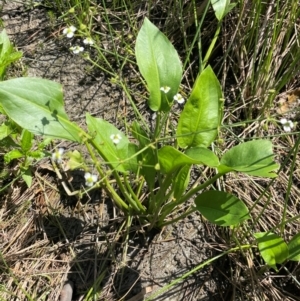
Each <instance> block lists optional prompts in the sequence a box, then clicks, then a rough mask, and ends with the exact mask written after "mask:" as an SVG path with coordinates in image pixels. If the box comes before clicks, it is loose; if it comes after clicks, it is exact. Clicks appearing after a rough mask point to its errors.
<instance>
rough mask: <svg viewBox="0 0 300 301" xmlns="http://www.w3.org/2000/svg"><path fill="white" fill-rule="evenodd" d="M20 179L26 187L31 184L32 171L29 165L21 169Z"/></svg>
mask: <svg viewBox="0 0 300 301" xmlns="http://www.w3.org/2000/svg"><path fill="white" fill-rule="evenodd" d="M22 179H23V180H24V182H25V183H26V185H27V187H31V184H32V173H31V169H30V167H29V168H27V169H26V170H23V171H22Z"/></svg>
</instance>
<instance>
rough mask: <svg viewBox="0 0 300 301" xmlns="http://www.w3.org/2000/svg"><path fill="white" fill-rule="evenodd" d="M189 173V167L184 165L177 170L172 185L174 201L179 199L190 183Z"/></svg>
mask: <svg viewBox="0 0 300 301" xmlns="http://www.w3.org/2000/svg"><path fill="white" fill-rule="evenodd" d="M190 171H191V165H184V166H182V167H181V168H180V169H179V170H178V172H177V174H176V176H175V178H174V181H173V183H172V190H173V197H174V199H175V200H177V199H179V198H180V197H181V196H182V195H183V193H184V192H185V190H186V188H187V186H188V184H189V182H190Z"/></svg>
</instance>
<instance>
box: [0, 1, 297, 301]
mask: <svg viewBox="0 0 300 301" xmlns="http://www.w3.org/2000/svg"><path fill="white" fill-rule="evenodd" d="M1 17H2V20H3V21H4V26H5V29H6V30H7V33H8V34H9V36H10V38H11V40H12V41H13V42H14V44H15V45H16V47H17V48H18V49H19V50H22V51H23V53H24V57H23V59H22V67H23V71H22V72H23V73H24V74H25V75H26V76H34V77H36V76H38V77H43V78H47V79H51V80H54V81H56V82H59V83H60V84H62V85H63V89H64V95H65V107H66V111H67V112H68V114H69V116H70V117H71V119H72V120H75V121H77V122H78V123H80V124H84V115H85V112H89V113H91V114H92V115H93V116H98V117H102V118H104V119H106V120H109V121H111V122H113V123H115V124H117V123H118V120H119V117H120V116H123V115H124V114H126V112H127V111H130V108H129V104H128V103H127V100H126V98H125V96H124V94H123V92H122V91H121V90H120V88H119V87H117V86H115V85H114V84H113V83H112V82H111V79H110V78H109V77H108V76H107V75H106V74H104V73H102V72H100V71H95V70H93V71H87V69H88V63H86V62H85V61H84V60H83V59H82V58H80V57H79V56H75V55H73V54H72V53H70V51H69V50H68V48H69V45H67V44H66V41H65V40H64V39H61V38H60V36H61V30H62V29H61V28H57V27H55V28H53V27H51V23H50V21H49V20H48V18H47V13H46V11H45V10H44V9H41V8H34V9H25V8H24V6H22V5H19V4H17V3H14V1H10V2H9V3H6V4H5V5H4V8H3V11H2V12H1ZM70 147H72V148H76V145H72V146H70ZM49 166H50V164H49V162H48V161H44V162H43V163H42V164H41V165H40V166H38V167H37V169H36V174H35V175H36V177H35V180H34V183H33V186H32V188H31V189H30V190H28V189H26V188H25V187H24V186H21V187H20V185H19V184H18V185H16V184H14V185H13V186H12V187H10V188H9V189H8V190H7V195H6V197H2V199H0V210H1V215H0V219H1V218H2V220H1V221H0V225H1V227H0V230H1V231H2V232H3V235H2V234H0V241H1V249H2V253H3V256H4V260H5V262H6V265H7V266H6V268H7V269H4V266H3V263H1V260H0V265H1V271H2V273H3V275H1V276H0V279H1V281H2V283H1V285H2V287H4V288H5V289H4V290H2V289H0V292H1V293H2V292H3V293H2V294H4V295H3V296H4V297H2V300H20V301H23V300H28V299H27V298H26V292H28V293H29V294H31V295H32V296H36V297H35V298H36V299H34V300H60V293H61V291H62V287H63V285H64V283H65V282H66V281H71V282H72V283H73V285H74V292H73V298H72V300H81V299H80V298H81V297H82V295H83V294H88V293H87V291H88V290H90V293H99V294H100V293H101V298H100V297H99V300H120V299H121V298H122V297H124V296H125V297H124V298H125V300H132V301H133V300H134V301H139V300H143V298H144V295H150V294H151V293H153V292H155V291H156V290H157V289H159V288H161V287H162V286H163V285H165V284H167V283H169V282H171V281H172V280H174V279H176V278H178V277H180V276H181V275H183V274H184V273H186V272H188V271H189V270H191V269H192V268H194V267H195V266H197V265H198V264H200V263H203V262H204V261H205V260H207V259H209V258H212V257H213V256H215V255H217V254H219V253H220V252H221V251H222V249H223V250H225V249H227V248H228V246H226V237H227V236H226V229H221V230H219V231H218V232H217V231H216V229H215V227H213V226H211V225H209V224H208V223H206V222H204V221H202V220H201V217H200V216H199V215H197V214H194V215H192V216H190V217H188V218H186V219H185V220H183V221H182V222H179V223H177V224H176V225H175V226H173V227H168V228H166V229H164V230H163V231H162V232H161V233H153V232H151V233H144V232H142V231H136V229H135V228H133V229H132V232H131V233H128V240H127V243H128V244H125V243H124V235H119V234H118V233H117V231H118V229H119V228H120V227H122V225H123V224H122V223H123V219H122V216H121V215H120V213H119V212H118V211H117V210H116V209H115V208H114V207H113V206H112V204H111V203H110V201H109V200H107V199H106V198H105V196H103V195H102V194H101V192H99V191H93V192H92V193H91V195H90V197H89V198H86V199H84V200H81V201H80V202H78V200H77V199H76V197H69V196H68V195H66V194H65V193H63V192H62V190H61V186H60V185H59V181H57V178H56V176H55V173H54V172H53V171H51V167H49ZM76 176H77V178H76V180H77V182H79V183H80V181H83V177H82V174H80V173H78V174H77V175H76ZM75 185H76V183H75ZM18 214H20V215H21V216H22V218H21V219H20V218H19V217H18ZM24 217H25V218H24ZM216 233H219V234H216ZM126 245H127V248H128V249H127V250H125V248H126ZM124 254H125V255H124ZM236 257H239V255H235V254H233V255H230V256H228V257H224V258H221V259H220V260H217V261H215V262H214V263H213V264H211V265H209V266H207V267H205V268H203V269H201V270H200V271H198V272H197V273H195V274H193V275H192V276H190V277H188V278H187V279H185V280H184V281H182V282H180V283H178V284H176V285H175V286H174V287H172V288H171V289H170V290H168V291H167V292H166V293H164V294H163V295H161V296H159V297H156V298H155V299H154V300H168V301H175V300H199V301H200V300H201V301H219V300H257V299H255V297H254V296H257V295H259V294H256V293H254V290H255V285H254V284H253V283H251V282H252V281H253V278H252V277H253V275H251V269H253V267H251V266H250V263H249V262H250V259H249V261H248V262H247V260H246V259H247V257H246V258H244V259H243V258H242V259H241V258H240V259H239V260H236V259H237V258H236ZM237 262H244V263H243V264H244V266H245V267H247V269H246V270H243V268H244V267H243V266H238V265H237V264H236V263H237ZM4 270H5V271H6V273H4V272H3V271H4ZM8 271H9V272H8ZM269 276H270V277H269ZM269 276H266V274H264V273H263V271H262V272H261V275H260V276H259V277H260V278H259V279H257V281H259V282H261V283H262V285H261V287H262V288H263V287H265V288H266V290H265V291H264V290H263V289H261V288H260V290H262V291H261V292H260V295H261V296H263V297H262V298H261V299H260V300H300V299H299V298H298V297H297V290H298V289H299V287H298V288H297V285H295V284H294V283H293V281H292V280H291V278H289V279H288V281H287V282H286V283H285V282H284V281H283V282H281V283H280V284H279V287H277V291H276V293H277V294H278V298H277V299H276V298H275V299H273V298H272V293H270V292H269V290H268V285H269V281H273V280H272V279H274V278H272V275H271V274H269ZM255 277H256V276H255ZM231 279H236V281H237V282H236V283H232V280H231ZM281 285H283V286H284V285H285V289H286V288H288V290H287V291H289V293H287V292H286V294H285V289H284V288H282V287H280V286H281ZM20 288H22V289H20ZM5 290H8V291H10V293H9V292H7V293H5ZM298 292H299V291H298ZM64 293H65V292H64ZM298 295H299V294H298ZM246 296H247V298H246ZM61 300H62V299H61ZM97 300H98V299H97Z"/></svg>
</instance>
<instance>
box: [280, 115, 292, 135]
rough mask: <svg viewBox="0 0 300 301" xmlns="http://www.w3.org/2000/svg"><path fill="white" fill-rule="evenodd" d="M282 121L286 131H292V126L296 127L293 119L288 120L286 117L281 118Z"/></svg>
mask: <svg viewBox="0 0 300 301" xmlns="http://www.w3.org/2000/svg"><path fill="white" fill-rule="evenodd" d="M280 123H281V124H282V126H283V130H284V131H285V132H291V131H292V128H293V127H294V124H293V122H292V121H291V120H287V119H286V118H281V119H280Z"/></svg>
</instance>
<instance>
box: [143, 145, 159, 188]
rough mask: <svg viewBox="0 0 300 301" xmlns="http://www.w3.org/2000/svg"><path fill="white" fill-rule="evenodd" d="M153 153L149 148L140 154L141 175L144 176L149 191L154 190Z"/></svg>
mask: <svg viewBox="0 0 300 301" xmlns="http://www.w3.org/2000/svg"><path fill="white" fill-rule="evenodd" d="M155 151H156V150H154V149H152V148H150V147H149V148H147V149H146V150H145V151H144V152H142V154H141V158H142V159H141V160H142V161H141V174H142V175H143V176H144V178H145V180H146V182H147V185H148V189H149V190H150V191H151V190H153V189H154V185H155V181H156V174H157V171H156V169H155V166H156V164H157V159H156V154H155Z"/></svg>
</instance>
